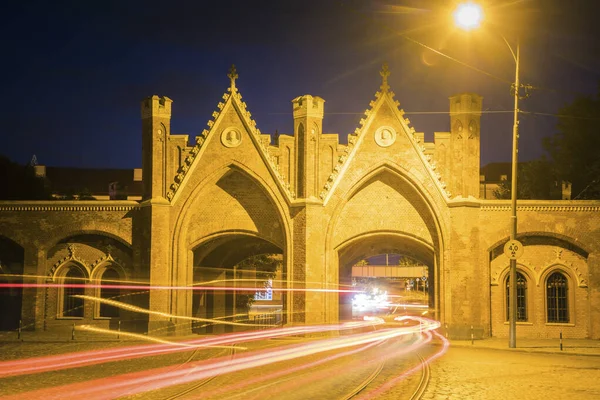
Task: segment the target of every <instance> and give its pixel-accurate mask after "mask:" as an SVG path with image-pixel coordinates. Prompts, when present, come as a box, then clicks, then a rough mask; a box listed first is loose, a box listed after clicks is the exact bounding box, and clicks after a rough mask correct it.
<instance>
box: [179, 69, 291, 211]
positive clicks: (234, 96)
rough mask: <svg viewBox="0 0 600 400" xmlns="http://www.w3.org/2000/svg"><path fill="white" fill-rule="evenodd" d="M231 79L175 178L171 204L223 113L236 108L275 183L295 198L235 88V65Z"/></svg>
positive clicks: (231, 71) (236, 76) (288, 195)
mask: <svg viewBox="0 0 600 400" xmlns="http://www.w3.org/2000/svg"><path fill="white" fill-rule="evenodd" d="M227 76H228V77H229V79H230V86H229V88H227V92H226V93H224V94H223V100H224V101H225V103H222V102H219V103H218V104H217V108H218V110H216V111H214V112H213V113H212V117H213V119H212V120H209V121H208V123H207V124H208V129H204V130H203V131H202V133H201V134H200V136H198V137H196V145H195V146H194V147H192V150H191V153H190V155H189V156H187V157H186V158H185V160H184V164H183V166H181V167H180V168H179V170H178V173H177V175H176V176H175V179H174V182H172V183H171V185H170V186H169V191H168V192H167V199H168V200H169V202H172V201H173V200H174V199H175V197H176V194H177V191H178V189H179V188H180V187H181V185H182V184H183V182H184V180H185V177H186V176H187V174H188V172H189V171H190V170H193V169H194V167H195V165H197V163H196V162H195V160H196V158H197V157H198V155H199V154H200V153H201V152H202V146H203V145H204V143H205V141H206V139H207V138H208V137H209V135H213V134H215V135H216V134H217V133H216V132H215V126H218V125H219V124H218V123H217V122H218V121H220V119H221V118H222V115H223V111H224V110H226V109H228V108H229V107H234V108H235V110H236V111H237V113H238V115H239V116H240V118H241V120H242V123H243V124H244V126H245V127H246V129H247V130H248V132H250V136H251V137H252V140H253V141H254V143H255V145H256V147H257V149H258V152H259V154H260V155H261V157H262V158H263V160H264V161H265V164H266V165H267V168H268V169H269V171H270V172H271V174H272V175H273V177H274V180H275V182H276V183H277V185H278V186H279V187H280V189H281V190H282V192H284V193H285V194H286V195H287V198H288V200H292V199H294V198H295V194H294V193H293V192H291V191H290V186H289V184H287V183H286V182H285V181H284V179H283V176H281V174H280V173H279V166H278V165H277V164H276V163H275V159H274V158H273V157H272V156H271V155H270V154H269V150H268V144H265V143H264V141H263V140H261V137H260V136H261V132H260V130H259V129H258V128H256V121H254V120H253V119H252V118H251V114H250V111H248V110H247V108H246V103H244V102H243V101H242V95H241V94H240V93H239V91H238V89H237V87H236V86H235V80H236V79H237V78H238V74H237V71H236V69H235V65H232V66H231V69H230V71H229V74H228V75H227Z"/></svg>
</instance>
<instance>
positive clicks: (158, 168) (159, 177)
mask: <svg viewBox="0 0 600 400" xmlns="http://www.w3.org/2000/svg"><path fill="white" fill-rule="evenodd" d="M172 102H173V100H171V99H169V98H168V97H166V96H163V97H159V96H156V95H154V96H151V97H148V98H146V99H145V100H143V101H142V110H141V111H142V180H143V183H144V196H143V198H144V200H145V199H151V198H157V197H162V198H165V197H166V193H167V177H166V167H167V141H168V137H169V135H170V133H171V103H172Z"/></svg>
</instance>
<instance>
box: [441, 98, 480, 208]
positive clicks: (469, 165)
mask: <svg viewBox="0 0 600 400" xmlns="http://www.w3.org/2000/svg"><path fill="white" fill-rule="evenodd" d="M482 100H483V97H481V96H479V95H478V94H475V93H461V94H457V95H455V96H452V97H450V148H449V154H447V155H446V156H447V157H450V160H449V161H450V162H449V164H450V165H451V171H449V174H448V178H447V179H448V180H450V182H449V186H450V187H449V190H450V193H452V196H456V195H460V196H462V197H468V196H473V197H475V198H477V197H479V164H480V128H481V125H480V120H481V104H482Z"/></svg>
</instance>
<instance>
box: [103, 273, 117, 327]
mask: <svg viewBox="0 0 600 400" xmlns="http://www.w3.org/2000/svg"><path fill="white" fill-rule="evenodd" d="M118 281H119V273H118V272H117V271H115V270H114V269H112V268H108V269H107V270H106V271H104V273H103V274H102V281H101V288H100V297H101V298H103V299H109V300H116V301H119V297H120V296H121V289H119V288H115V287H114V286H115V285H118V284H119V282H118ZM105 286H106V287H105ZM100 316H101V317H111V318H113V317H119V308H118V307H115V306H113V305H110V304H105V303H100Z"/></svg>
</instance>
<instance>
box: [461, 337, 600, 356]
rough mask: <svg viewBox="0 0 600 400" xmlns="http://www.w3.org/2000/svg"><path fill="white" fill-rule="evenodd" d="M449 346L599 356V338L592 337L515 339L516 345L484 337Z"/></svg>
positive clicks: (503, 339) (505, 340)
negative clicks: (512, 346)
mask: <svg viewBox="0 0 600 400" xmlns="http://www.w3.org/2000/svg"><path fill="white" fill-rule="evenodd" d="M450 346H451V347H465V348H474V349H494V350H506V351H520V352H530V353H556V354H570V355H589V356H600V340H593V339H564V338H563V339H562V350H561V344H560V339H520V338H518V337H517V339H516V347H515V348H510V347H508V338H486V339H481V340H474V341H472V342H471V340H450Z"/></svg>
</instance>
